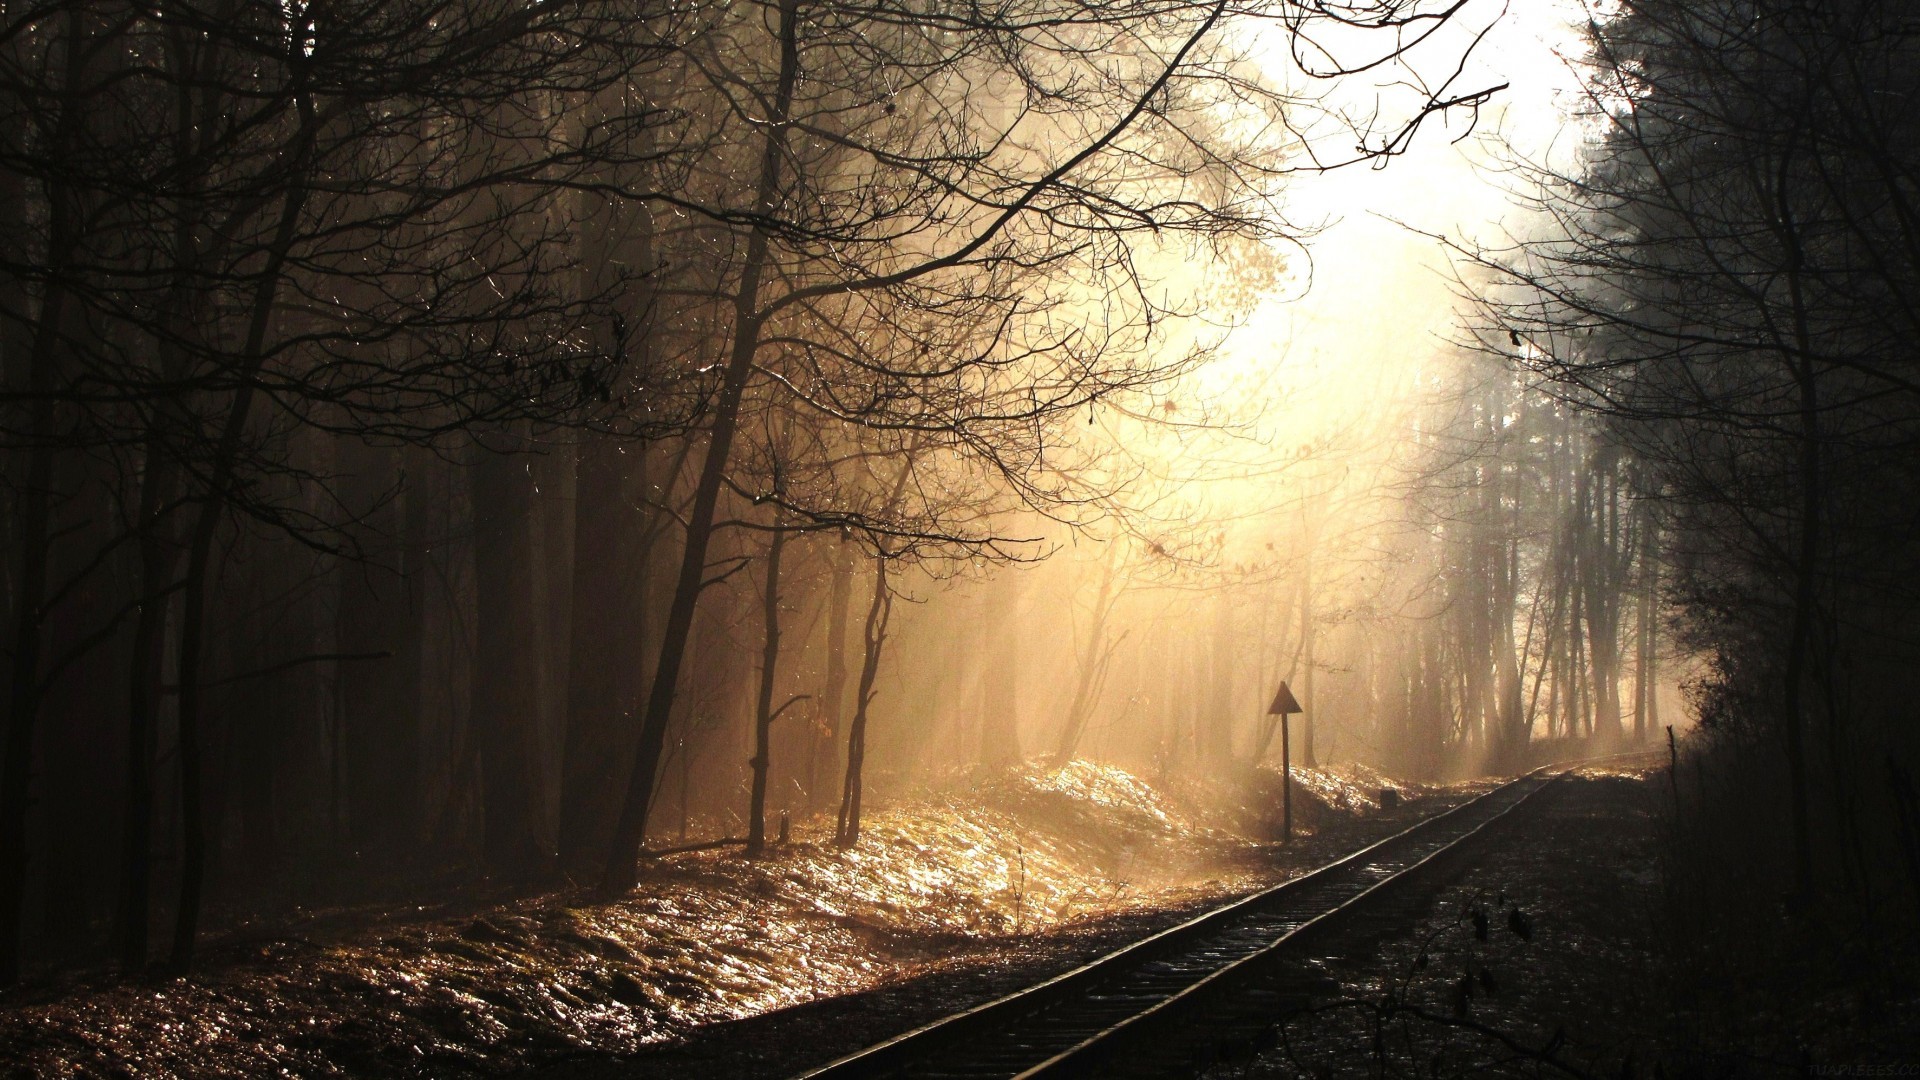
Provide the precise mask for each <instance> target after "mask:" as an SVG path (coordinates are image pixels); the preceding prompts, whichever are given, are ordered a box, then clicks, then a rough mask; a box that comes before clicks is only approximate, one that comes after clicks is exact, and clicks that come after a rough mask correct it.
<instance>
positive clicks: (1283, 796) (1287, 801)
mask: <svg viewBox="0 0 1920 1080" xmlns="http://www.w3.org/2000/svg"><path fill="white" fill-rule="evenodd" d="M1303 711H1305V710H1303V709H1301V708H1300V702H1298V701H1296V700H1295V699H1294V696H1293V691H1292V690H1289V689H1287V682H1286V680H1285V679H1282V680H1280V690H1279V692H1278V693H1276V694H1274V695H1273V704H1271V705H1269V706H1267V715H1268V716H1278V717H1279V718H1280V835H1281V837H1282V838H1283V839H1285V840H1288V841H1291V840H1292V839H1293V748H1292V747H1291V746H1290V745H1289V740H1288V738H1287V728H1288V727H1289V726H1290V725H1288V723H1287V717H1289V716H1292V715H1293V714H1294V713H1297V712H1303Z"/></svg>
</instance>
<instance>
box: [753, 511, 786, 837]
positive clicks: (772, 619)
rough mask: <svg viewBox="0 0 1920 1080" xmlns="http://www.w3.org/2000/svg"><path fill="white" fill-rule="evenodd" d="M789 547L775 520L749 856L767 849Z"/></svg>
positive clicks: (765, 597)
mask: <svg viewBox="0 0 1920 1080" xmlns="http://www.w3.org/2000/svg"><path fill="white" fill-rule="evenodd" d="M786 546H787V533H786V530H785V529H782V528H780V522H779V521H778V520H777V519H776V520H775V521H774V529H773V538H772V539H771V540H770V541H769V542H768V544H767V581H766V589H765V591H764V592H763V594H762V601H761V605H760V618H761V623H762V626H763V628H764V630H765V635H764V638H763V641H764V644H763V646H762V648H761V650H760V694H759V698H758V700H757V701H756V702H755V704H754V711H753V762H752V766H753V789H752V793H751V794H750V796H749V798H748V801H747V854H749V855H758V854H760V853H761V852H762V851H765V850H766V847H767V767H768V765H769V764H770V762H771V754H772V746H771V743H772V741H773V688H774V685H775V682H776V680H777V678H778V675H779V665H780V556H781V553H782V552H783V551H784V550H785V548H786Z"/></svg>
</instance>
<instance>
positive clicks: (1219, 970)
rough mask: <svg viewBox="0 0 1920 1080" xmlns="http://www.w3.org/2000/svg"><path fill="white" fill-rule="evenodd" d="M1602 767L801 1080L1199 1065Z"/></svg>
mask: <svg viewBox="0 0 1920 1080" xmlns="http://www.w3.org/2000/svg"><path fill="white" fill-rule="evenodd" d="M1623 756H1629V755H1623ZM1604 760H1612V759H1593V760H1590V761H1582V762H1573V763H1563V764H1559V765H1550V766H1545V767H1542V768H1539V769H1536V770H1534V771H1532V772H1530V773H1527V774H1525V775H1523V776H1519V777H1516V778H1514V779H1513V780H1510V781H1508V782H1506V783H1505V784H1502V785H1500V786H1499V787H1496V788H1493V789H1492V790H1489V791H1487V792H1485V793H1483V794H1481V795H1479V796H1478V797H1476V798H1474V799H1471V800H1469V801H1467V802H1465V803H1462V804H1460V805H1459V806H1456V807H1454V808H1452V809H1451V810H1447V811H1445V812H1443V813H1439V814H1436V815H1434V816H1432V817H1429V818H1426V819H1425V820H1423V821H1421V822H1419V823H1418V824H1415V825H1413V826H1411V827H1409V828H1407V829H1405V830H1403V831H1401V832H1399V833H1396V834H1394V835H1393V836H1390V837H1387V838H1386V839H1384V840H1381V841H1379V842H1377V843H1375V844H1372V845H1370V846H1368V847H1366V848H1362V849H1361V850H1359V851H1356V852H1354V853H1352V854H1350V855H1347V856H1345V857H1343V858H1340V859H1337V860H1335V861H1333V862H1330V863H1327V864H1326V865H1324V866H1321V867H1320V868H1318V869H1316V870H1314V871H1312V872H1310V873H1307V874H1303V875H1301V876H1299V877H1296V878H1293V879H1291V880H1289V881H1286V882H1283V883H1282V884H1279V885H1276V886H1273V887H1271V888H1268V889H1265V890H1263V891H1261V892H1257V893H1253V894H1252V895H1249V896H1246V897H1243V898H1241V899H1239V900H1236V901H1234V902H1232V903H1229V904H1226V905H1223V906H1221V907H1218V908H1215V909H1213V910H1211V911H1209V912H1207V913H1205V914H1203V915H1200V916H1198V917H1196V918H1194V919H1191V920H1189V921H1187V922H1185V923H1182V924H1180V925H1178V926H1175V927H1172V928H1170V929H1167V930H1163V931H1161V932H1160V933H1157V934H1154V935H1153V936H1151V937H1147V938H1143V939H1141V940H1139V941H1136V942H1134V943H1133V944H1131V945H1127V946H1125V947H1124V948H1121V949H1118V950H1116V951H1114V952H1111V953H1108V954H1107V955H1105V956H1102V957H1100V958H1099V959H1096V960H1093V961H1091V962H1090V963H1087V964H1084V965H1082V966H1080V967H1078V968H1075V969H1073V970H1071V971H1068V972H1066V973H1064V974H1061V975H1057V976H1055V977H1053V978H1051V979H1048V980H1046V981H1045V982H1041V983H1038V984H1036V985H1034V986H1030V987H1027V988H1026V989H1023V990H1018V991H1015V992H1013V993H1011V994H1008V995H1006V996H1004V997H1000V998H996V999H994V1000H992V1001H989V1002H987V1003H985V1004H983V1005H978V1006H975V1007H973V1008H971V1009H967V1010H965V1011H963V1012H958V1013H954V1014H952V1015H950V1016H946V1017H942V1018H941V1019H938V1020H935V1021H933V1022H931V1023H928V1024H925V1025H923V1026H921V1027H918V1028H915V1029H913V1030H911V1031H908V1032H906V1033H904V1034H901V1035H898V1036H895V1037H894V1038H891V1039H888V1040H887V1041H885V1042H882V1043H878V1044H876V1045H874V1046H870V1047H867V1048H866V1049H864V1050H859V1051H856V1052H855V1053H852V1054H849V1055H847V1056H845V1057H842V1058H840V1059H838V1060H836V1061H833V1062H830V1063H828V1064H826V1065H823V1066H821V1067H819V1068H816V1069H814V1070H812V1071H810V1072H806V1073H803V1074H801V1075H800V1076H799V1077H796V1078H795V1080H850V1078H853V1077H863V1078H864V1077H896V1076H901V1077H905V1076H910V1077H914V1078H916V1080H918V1078H922V1077H925V1078H937V1077H952V1078H961V1077H965V1078H985V1077H1001V1078H1005V1077H1014V1078H1018V1080H1032V1078H1039V1077H1069V1076H1072V1077H1081V1076H1109V1075H1119V1074H1126V1073H1148V1074H1151V1073H1156V1072H1163V1071H1165V1070H1166V1067H1167V1064H1166V1063H1167V1061H1168V1058H1169V1057H1170V1056H1172V1055H1184V1056H1185V1057H1186V1058H1187V1059H1188V1060H1191V1059H1192V1057H1193V1056H1194V1055H1193V1051H1194V1050H1195V1049H1203V1048H1201V1047H1196V1046H1194V1045H1191V1044H1196V1043H1205V1044H1209V1045H1210V1048H1218V1047H1219V1046H1221V1045H1223V1044H1230V1043H1232V1042H1234V1041H1238V1040H1243V1039H1252V1040H1255V1041H1256V1042H1257V1041H1258V1039H1259V1035H1260V1034H1261V1033H1263V1032H1265V1031H1267V1030H1270V1028H1271V1026H1272V1022H1273V1019H1274V1018H1275V1016H1276V1013H1277V1011H1278V1009H1279V1007H1280V1003H1281V1002H1282V1000H1284V999H1285V998H1287V997H1288V996H1290V995H1297V994H1299V993H1301V992H1302V990H1303V988H1305V989H1310V988H1312V987H1313V986H1314V985H1316V984H1319V985H1324V984H1325V982H1326V977H1325V976H1324V975H1323V974H1320V973H1318V972H1317V971H1316V970H1315V969H1314V968H1313V966H1312V965H1311V964H1309V963H1308V962H1307V960H1308V959H1309V958H1310V957H1311V951H1310V950H1311V946H1312V943H1313V942H1315V941H1317V940H1319V939H1321V938H1322V937H1323V936H1324V935H1325V934H1327V933H1329V932H1331V931H1333V930H1335V929H1338V928H1342V927H1347V926H1351V925H1353V924H1354V923H1355V922H1356V920H1363V919H1365V918H1366V917H1367V916H1368V913H1369V912H1373V913H1375V914H1380V913H1382V909H1383V908H1386V909H1390V908H1391V904H1390V902H1388V901H1387V898H1388V897H1389V896H1391V895H1395V894H1398V893H1399V892H1400V891H1401V890H1403V889H1404V888H1405V887H1406V886H1407V885H1408V884H1410V883H1412V882H1415V881H1417V880H1422V879H1428V878H1430V877H1431V876H1432V875H1433V873H1434V872H1435V871H1436V870H1438V868H1440V867H1441V866H1442V865H1444V864H1445V863H1446V862H1448V861H1449V859H1450V858H1451V857H1452V856H1454V855H1456V854H1457V853H1458V852H1460V851H1461V850H1462V849H1463V848H1464V847H1465V846H1466V845H1467V844H1468V843H1469V841H1471V840H1473V839H1475V838H1476V837H1479V836H1482V835H1483V834H1484V833H1486V831H1487V830H1489V829H1490V828H1492V827H1493V826H1495V825H1496V824H1498V823H1500V822H1502V821H1504V820H1506V819H1507V818H1508V817H1509V815H1511V814H1513V812H1514V811H1515V810H1517V809H1519V808H1520V807H1521V806H1522V805H1524V804H1525V803H1526V802H1527V801H1528V800H1529V799H1531V798H1533V797H1534V796H1535V795H1536V794H1538V793H1539V792H1540V791H1541V790H1543V789H1544V788H1546V787H1547V786H1548V785H1550V784H1552V783H1553V782H1554V781H1556V780H1558V779H1560V778H1561V777H1563V776H1565V775H1567V774H1568V773H1569V772H1571V771H1573V770H1574V769H1577V768H1579V767H1581V766H1584V765H1591V764H1596V763H1598V762H1599V761H1604ZM1386 913H1387V914H1389V915H1391V912H1390V910H1389V911H1387V912H1386ZM1393 917H1397V916H1393Z"/></svg>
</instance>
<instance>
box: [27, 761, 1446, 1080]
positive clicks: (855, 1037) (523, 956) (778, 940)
mask: <svg viewBox="0 0 1920 1080" xmlns="http://www.w3.org/2000/svg"><path fill="white" fill-rule="evenodd" d="M1273 780H1274V777H1273V776H1272V774H1271V773H1263V774H1257V775H1256V776H1255V777H1254V778H1253V779H1252V780H1251V781H1250V782H1248V781H1243V782H1241V783H1237V784H1234V785H1232V786H1231V787H1228V786H1226V785H1215V786H1213V787H1212V788H1210V789H1208V790H1204V791H1203V790H1197V789H1182V790H1161V789H1156V788H1155V787H1153V786H1151V785H1149V784H1147V783H1145V782H1143V781H1141V780H1140V779H1138V778H1136V777H1133V776H1131V775H1129V774H1127V773H1125V772H1121V771H1119V770H1115V769H1108V768H1100V767H1095V766H1091V765H1086V764H1083V763H1074V764H1072V765H1069V766H1067V767H1066V768H1064V769H1059V770H1031V771H1026V772H1015V773H1010V774H1004V775H1000V776H997V777H994V778H992V779H988V780H982V781H978V782H975V783H972V784H970V785H964V786H961V787H959V788H957V789H953V790H949V791H948V792H946V793H944V794H926V795H923V796H921V797H918V798H914V799H910V800H901V801H899V802H897V803H896V804H894V805H891V806H888V807H885V808H883V809H881V810H879V811H878V812H877V813H874V814H872V815H871V817H870V820H869V821H868V823H867V824H866V827H865V830H864V832H863V835H862V840H861V843H860V845H859V846H858V847H857V848H856V849H854V850H852V851H842V850H839V849H837V848H835V847H833V846H832V845H830V844H828V843H826V842H825V835H824V830H825V829H827V828H829V827H830V825H831V823H830V822H827V823H818V822H801V823H799V824H798V825H797V826H796V827H795V829H794V835H793V840H792V842H790V843H788V844H786V845H783V846H781V847H779V848H777V849H775V850H774V851H772V852H771V853H770V854H769V855H768V857H766V858H762V859H757V860H749V859H746V858H744V857H742V856H741V855H740V854H739V853H738V851H737V850H718V851H708V852H699V853H689V854H685V855H680V856H675V857H671V858H667V859H662V860H659V861H657V862H655V863H654V864H653V865H652V866H651V867H649V869H648V870H647V872H646V874H645V879H644V883H643V884H642V885H641V887H640V888H639V889H637V890H636V891H635V892H634V893H633V894H632V895H631V896H629V897H628V898H626V899H624V900H621V901H619V902H615V903H594V902H592V901H591V900H590V899H589V898H587V897H586V896H584V895H569V894H555V895H549V896H542V897H534V898H530V899H526V900H522V901H518V902H515V903H510V904H504V905H500V906H497V907H491V908H486V909H483V910H475V911H471V912H468V913H466V914H463V915H460V916H458V917H448V916H439V917H435V918H430V919H429V918H423V919H419V920H415V921H408V920H406V919H405V918H404V917H403V916H399V915H395V914H392V913H390V914H389V916H388V917H387V918H385V919H383V920H381V921H379V922H377V923H374V924H362V925H359V926H355V925H352V924H351V923H347V924H342V923H340V922H339V921H338V920H334V921H330V922H328V923H327V924H326V925H325V926H324V927H322V926H321V925H319V924H315V925H314V926H311V927H309V928H308V929H307V930H305V931H303V932H294V933H287V934H283V935H280V936H277V937H275V938H273V939H272V940H268V941H262V942H258V943H255V944H251V945H248V946H247V947H246V948H245V949H244V950H237V951H236V950H232V949H229V950H227V951H226V955H225V959H224V960H223V961H222V962H220V963H218V964H215V965H211V966H209V967H208V968H207V969H206V970H204V971H201V972H198V973H195V974H193V975H190V976H187V977H183V978H159V977H149V978H142V979H122V978H114V977H110V976H105V975H100V976H92V977H77V978H72V979H69V980H66V981H64V982H57V983H50V984H43V985H40V986H38V987H32V988H28V989H26V990H24V991H17V992H15V993H14V994H12V995H9V997H8V998H6V999H4V1000H0V1063H4V1065H5V1069H6V1071H7V1075H14V1076H140V1077H149V1076H150V1077H242V1076H245V1077H252V1076H265V1075H291V1076H302V1077H306V1076H435V1077H440V1076H450V1075H488V1074H499V1073H503V1072H518V1071H525V1070H533V1071H536V1072H540V1073H542V1074H546V1075H550V1076H554V1077H591V1076H598V1075H616V1074H617V1075H623V1076H634V1075H640V1076H649V1075H658V1076H676V1077H679V1076H698V1075H709V1076H751V1075H768V1076H778V1075H784V1074H787V1073H790V1072H791V1071H794V1070H795V1069H798V1068H800V1067H804V1066H806V1065H810V1064H816V1063H819V1062H820V1061H823V1060H827V1059H830V1058H831V1057H833V1056H836V1055H837V1054H838V1053H841V1052H845V1051H848V1050H852V1049H855V1048H857V1047H859V1046H861V1045H864V1044H866V1043H869V1042H872V1041H876V1040H878V1039H879V1038H883V1037H885V1036H886V1035H889V1034H891V1033H893V1032H896V1031H899V1030H901V1029H903V1028H906V1027H910V1026H912V1025H913V1024H915V1023H918V1022H920V1021H923V1020H925V1019H929V1018H931V1017H933V1016H937V1015H940V1014H942V1013H945V1012H948V1011H952V1010H954V1009H957V1008H960V1007H964V1006H965V1005H967V1004H969V1003H971V1002H974V1001H978V1000H984V999H985V998H987V997H990V996H992V995H995V994H997V993H1001V992H1004V991H1005V990H1007V989H1010V988H1012V987H1014V986H1017V985H1023V984H1026V983H1029V982H1033V981H1036V980H1037V979H1040V978H1044V977H1046V976H1047V975H1049V974H1052V973H1054V972H1057V971H1060V970H1065V969H1066V968H1068V967H1071V966H1073V965H1074V964H1077V963H1079V962H1083V961H1084V960H1086V959H1089V958H1091V957H1092V956H1094V955H1098V954H1099V953H1102V952H1105V951H1107V950H1109V949H1111V948H1113V947H1115V946H1117V945H1118V944H1120V943H1122V942H1124V941H1126V940H1129V939H1132V938H1135V937H1138V936H1141V935H1143V934H1145V933H1148V932H1151V931H1153V930H1155V929H1158V928H1161V927H1164V926H1168V925H1172V924H1174V923H1176V922H1178V921H1180V920H1182V919H1184V918H1187V917H1189V916H1191V915H1192V914H1194V913H1195V912H1196V911H1198V910H1200V909H1202V908H1204V907H1206V906H1209V905H1211V904H1214V903H1217V902H1218V901H1219V900H1221V899H1222V898H1224V897H1227V896H1231V895H1236V894H1240V893H1245V892H1248V891H1251V890H1253V889H1255V888H1258V887H1260V886H1262V885H1265V884H1268V883H1271V882H1274V881H1277V880H1281V879H1284V878H1285V877H1287V876H1290V875H1292V874H1295V873H1298V872H1300V871H1302V870H1305V869H1309V868H1311V867H1313V866H1315V865H1318V864H1319V863H1321V862H1324V861H1326V860H1328V859H1330V858H1332V857H1334V856H1335V855H1337V854H1339V853H1341V852H1343V851H1345V850H1350V849H1352V848H1355V847H1358V846H1360V845H1362V844H1364V843H1366V842H1368V841H1369V840H1371V839H1374V838H1377V837H1379V836H1382V835H1385V834H1386V833H1388V832H1390V831H1392V830H1394V829H1396V828H1399V827H1404V826H1405V825H1406V824H1407V823H1410V822H1411V821H1412V820H1414V819H1416V818H1417V817H1419V816H1422V815H1425V814H1428V813H1432V812H1434V811H1436V810H1438V809H1441V808H1443V807H1445V806H1448V805H1452V804H1454V803H1457V802H1458V801H1460V800H1461V799H1462V798H1464V797H1466V795H1467V794H1469V793H1470V792H1471V791H1472V790H1475V789H1477V788H1478V787H1479V786H1480V785H1456V786H1452V787H1447V788H1431V789H1418V790H1416V789H1412V788H1407V787H1405V786H1404V785H1401V788H1402V791H1403V793H1404V796H1405V798H1404V801H1402V802H1401V804H1400V805H1399V806H1398V807H1396V808H1393V809H1388V810H1382V809H1381V808H1380V807H1379V805H1378V802H1377V793H1378V791H1379V789H1380V787H1381V785H1382V784H1383V781H1382V780H1381V779H1380V778H1379V777H1377V776H1374V775H1371V774H1365V773H1356V772H1348V773H1341V774H1336V773H1326V772H1309V773H1305V774H1303V775H1301V776H1300V778H1299V781H1298V785H1299V786H1298V788H1297V790H1296V800H1297V802H1296V807H1297V810H1298V813H1297V817H1298V819H1299V823H1300V824H1301V825H1302V834H1303V835H1302V836H1301V837H1300V838H1298V839H1296V841H1295V842H1294V843H1292V844H1285V845H1283V844H1278V843H1275V842H1273V839H1272V830H1273V825H1274V819H1275V817H1276V816H1277V806H1276V805H1275V802H1274V798H1275V795H1276V794H1277V793H1276V791H1275V786H1276V785H1275V784H1274V783H1273Z"/></svg>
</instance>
